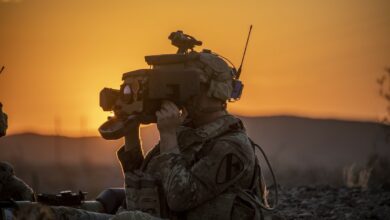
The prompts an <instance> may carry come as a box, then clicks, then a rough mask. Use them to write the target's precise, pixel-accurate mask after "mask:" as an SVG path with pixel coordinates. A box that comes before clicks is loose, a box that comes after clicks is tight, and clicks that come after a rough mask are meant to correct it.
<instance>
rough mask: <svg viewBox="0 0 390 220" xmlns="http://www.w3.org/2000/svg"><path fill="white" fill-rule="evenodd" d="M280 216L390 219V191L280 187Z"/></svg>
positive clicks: (295, 217)
mask: <svg viewBox="0 0 390 220" xmlns="http://www.w3.org/2000/svg"><path fill="white" fill-rule="evenodd" d="M278 210H279V211H278V215H280V216H283V218H284V219H353V220H359V219H381V220H382V219H383V220H389V219H390V191H389V190H384V189H382V188H380V189H367V190H362V189H360V188H346V187H339V188H336V187H330V186H316V187H308V186H302V187H293V188H281V189H280V192H279V206H278Z"/></svg>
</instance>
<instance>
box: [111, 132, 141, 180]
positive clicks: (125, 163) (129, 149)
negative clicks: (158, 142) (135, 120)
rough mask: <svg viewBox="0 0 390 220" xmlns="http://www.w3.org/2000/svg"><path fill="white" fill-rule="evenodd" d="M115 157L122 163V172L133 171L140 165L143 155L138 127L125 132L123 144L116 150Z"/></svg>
mask: <svg viewBox="0 0 390 220" xmlns="http://www.w3.org/2000/svg"><path fill="white" fill-rule="evenodd" d="M117 157H118V159H119V161H120V163H121V165H122V170H123V172H128V171H133V170H136V169H139V168H140V167H141V164H142V162H143V161H144V155H143V152H142V147H141V141H140V136H139V127H136V128H134V129H133V130H131V131H129V132H128V133H127V135H126V136H125V145H124V146H122V147H121V148H120V149H119V150H118V152H117Z"/></svg>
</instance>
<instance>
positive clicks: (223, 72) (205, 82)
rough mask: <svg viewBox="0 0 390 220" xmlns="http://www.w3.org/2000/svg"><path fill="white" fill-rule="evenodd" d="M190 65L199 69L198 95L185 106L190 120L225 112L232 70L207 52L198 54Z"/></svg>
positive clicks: (231, 81) (229, 94)
mask: <svg viewBox="0 0 390 220" xmlns="http://www.w3.org/2000/svg"><path fill="white" fill-rule="evenodd" d="M191 65H194V66H196V67H197V68H200V69H201V71H200V72H201V74H200V80H201V86H200V88H201V90H200V94H199V95H197V96H195V97H193V98H192V99H190V100H189V101H188V103H187V105H186V106H185V107H186V109H187V110H188V113H189V116H190V117H191V118H192V119H196V118H197V117H201V116H202V115H209V114H213V113H216V112H226V106H227V101H228V100H229V98H230V97H231V93H232V90H233V86H232V85H233V76H234V75H233V69H232V68H231V67H229V65H228V64H227V63H226V62H225V61H224V60H223V59H221V58H220V57H218V56H217V55H214V54H212V53H210V52H209V51H206V52H202V53H199V60H197V61H194V62H193V63H192V64H191Z"/></svg>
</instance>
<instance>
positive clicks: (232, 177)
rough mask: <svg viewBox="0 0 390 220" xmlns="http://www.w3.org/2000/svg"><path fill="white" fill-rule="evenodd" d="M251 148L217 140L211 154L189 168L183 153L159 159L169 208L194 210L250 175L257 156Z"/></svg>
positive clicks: (171, 154) (168, 154) (164, 155)
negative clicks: (251, 151)
mask: <svg viewBox="0 0 390 220" xmlns="http://www.w3.org/2000/svg"><path fill="white" fill-rule="evenodd" d="M245 148H248V149H250V147H248V146H242V145H240V144H239V143H237V142H233V141H226V140H221V141H217V142H216V143H215V145H214V146H213V147H212V149H211V151H210V152H209V153H208V154H207V155H206V156H205V157H203V158H202V159H200V160H199V161H197V162H196V163H194V164H192V165H190V164H187V162H186V160H185V159H184V158H183V157H182V156H181V154H180V153H174V152H173V153H166V154H162V155H160V156H159V158H158V160H159V161H160V162H161V164H162V166H161V176H162V180H163V186H164V190H165V193H166V197H167V202H168V206H169V207H170V209H172V210H174V211H184V210H188V209H191V208H194V207H196V206H198V205H200V204H202V203H204V202H205V201H207V200H210V199H212V198H214V197H216V196H217V195H219V194H220V193H221V192H223V191H225V190H226V189H227V188H228V187H229V186H231V185H233V184H235V183H237V181H240V180H241V179H242V178H243V177H244V176H246V175H251V174H252V173H251V172H252V167H253V164H254V155H253V153H252V154H251V153H250V151H249V150H248V149H245Z"/></svg>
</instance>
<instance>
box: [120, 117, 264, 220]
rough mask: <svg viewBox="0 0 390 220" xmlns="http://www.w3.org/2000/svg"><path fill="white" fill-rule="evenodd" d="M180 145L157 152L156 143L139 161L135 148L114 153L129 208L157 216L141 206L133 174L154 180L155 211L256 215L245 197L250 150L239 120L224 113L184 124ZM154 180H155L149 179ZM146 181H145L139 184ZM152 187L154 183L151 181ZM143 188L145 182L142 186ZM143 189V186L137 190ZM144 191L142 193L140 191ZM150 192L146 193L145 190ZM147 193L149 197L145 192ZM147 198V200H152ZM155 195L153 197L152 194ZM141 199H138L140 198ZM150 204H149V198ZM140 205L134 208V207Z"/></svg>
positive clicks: (174, 215)
mask: <svg viewBox="0 0 390 220" xmlns="http://www.w3.org/2000/svg"><path fill="white" fill-rule="evenodd" d="M177 137H178V143H179V146H178V147H177V148H175V149H174V150H171V151H169V152H160V148H159V145H157V146H155V147H154V148H153V149H152V150H151V151H150V152H149V153H148V154H147V156H146V157H145V159H140V157H139V156H137V155H139V154H136V153H135V152H134V151H130V152H125V151H124V148H122V149H120V150H119V151H118V158H119V159H120V161H121V163H122V167H123V170H124V172H125V177H126V180H125V184H126V202H127V207H126V208H127V210H135V209H141V211H144V212H148V213H150V214H152V215H156V210H152V209H148V205H147V204H146V205H144V206H146V208H144V209H143V207H142V204H141V207H139V206H140V205H139V204H140V203H139V202H138V204H136V203H137V200H138V201H139V200H140V197H142V196H140V195H139V194H140V193H139V192H140V191H137V187H139V185H141V188H142V181H144V182H145V178H144V179H143V180H142V181H140V182H141V184H139V185H138V186H137V184H135V183H136V182H137V181H135V180H134V179H136V178H134V177H135V176H148V178H149V179H150V180H151V182H152V183H153V181H155V185H156V186H157V188H158V190H155V191H154V192H155V193H157V194H159V195H158V196H156V197H159V198H160V199H159V201H158V202H157V206H159V208H161V210H158V211H157V212H158V213H159V214H157V215H159V216H161V217H164V218H169V219H254V218H255V217H259V215H258V214H259V213H258V210H257V207H256V205H255V204H254V203H253V202H252V201H251V198H248V197H247V195H248V193H245V191H247V192H249V191H251V190H252V189H253V188H254V187H255V186H254V185H255V184H254V179H255V175H256V173H255V166H256V163H257V162H256V158H255V154H254V149H253V147H252V145H251V143H250V141H249V139H248V137H247V135H246V133H245V130H244V128H243V126H242V123H241V121H240V120H239V119H237V118H235V117H233V116H231V115H226V116H223V117H221V118H219V119H217V120H215V121H214V122H211V123H209V124H206V125H204V126H201V127H199V128H192V127H190V126H182V127H180V128H179V129H178V132H177ZM153 178H154V180H153ZM143 185H148V184H143ZM149 185H152V187H150V188H153V184H149ZM146 187H147V186H146ZM141 191H142V190H141ZM143 192H145V191H143ZM151 192H153V190H152V191H149V194H150V193H151ZM147 197H148V196H147ZM150 197H153V195H149V198H145V200H150ZM156 197H155V198H156ZM141 199H142V198H141ZM152 203H153V202H152ZM137 205H138V207H137Z"/></svg>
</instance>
